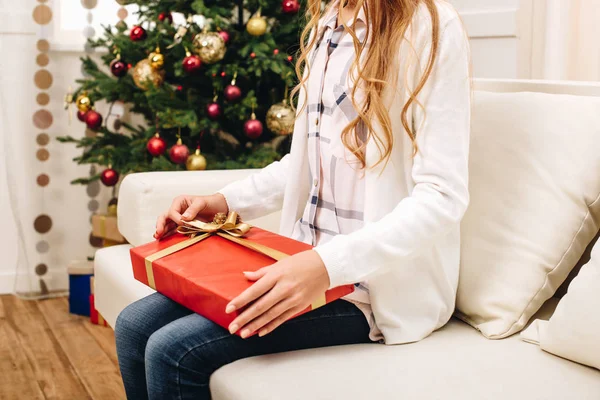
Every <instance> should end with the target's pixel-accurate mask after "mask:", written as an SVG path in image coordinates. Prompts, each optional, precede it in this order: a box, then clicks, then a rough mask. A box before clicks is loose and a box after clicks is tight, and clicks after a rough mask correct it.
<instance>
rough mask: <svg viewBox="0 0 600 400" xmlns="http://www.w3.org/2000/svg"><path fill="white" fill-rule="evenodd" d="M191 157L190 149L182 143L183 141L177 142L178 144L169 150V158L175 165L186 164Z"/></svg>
mask: <svg viewBox="0 0 600 400" xmlns="http://www.w3.org/2000/svg"><path fill="white" fill-rule="evenodd" d="M189 155H190V149H188V147H187V146H186V145H185V144H182V143H181V139H179V140H177V144H176V145H174V146H173V147H171V150H169V158H170V159H171V161H173V162H174V163H175V164H185V162H186V161H187V158H188V156H189Z"/></svg>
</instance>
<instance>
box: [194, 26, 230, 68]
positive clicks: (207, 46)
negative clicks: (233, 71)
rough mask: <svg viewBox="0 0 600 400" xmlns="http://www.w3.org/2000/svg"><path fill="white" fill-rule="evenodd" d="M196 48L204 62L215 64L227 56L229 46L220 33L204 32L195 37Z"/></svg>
mask: <svg viewBox="0 0 600 400" xmlns="http://www.w3.org/2000/svg"><path fill="white" fill-rule="evenodd" d="M194 50H195V51H196V53H197V54H198V56H199V57H200V60H202V62H204V63H206V64H214V63H216V62H218V61H221V60H222V59H223V57H225V52H226V51H227V46H225V41H224V40H223V38H222V37H221V35H219V34H218V33H216V32H202V33H199V34H197V35H196V37H194Z"/></svg>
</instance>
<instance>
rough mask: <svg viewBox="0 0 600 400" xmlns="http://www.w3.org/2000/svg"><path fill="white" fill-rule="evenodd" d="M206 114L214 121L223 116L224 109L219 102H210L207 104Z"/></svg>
mask: <svg viewBox="0 0 600 400" xmlns="http://www.w3.org/2000/svg"><path fill="white" fill-rule="evenodd" d="M206 114H208V118H210V119H212V120H213V121H214V120H216V119H219V118H220V117H221V115H222V114H223V110H222V109H221V106H220V105H219V103H210V104H209V105H207V106H206Z"/></svg>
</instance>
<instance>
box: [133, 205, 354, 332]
mask: <svg viewBox="0 0 600 400" xmlns="http://www.w3.org/2000/svg"><path fill="white" fill-rule="evenodd" d="M230 216H231V215H230ZM233 220H234V221H235V217H234V219H233ZM200 224H202V223H200ZM207 225H209V224H207ZM210 225H211V226H213V227H214V226H215V225H214V224H210ZM242 225H246V224H242ZM238 226H241V225H238ZM246 226H247V225H246ZM248 229H249V226H248ZM234 231H235V229H231V230H230V231H229V232H230V233H228V232H227V229H221V230H220V231H219V230H216V229H215V230H214V231H213V232H210V233H205V234H203V233H202V232H206V231H202V232H200V234H199V235H198V236H195V237H193V238H190V237H189V236H186V235H184V234H181V233H176V234H174V235H172V236H169V237H166V238H164V239H162V240H157V241H154V242H151V243H148V244H145V245H142V246H139V247H134V248H132V249H131V250H130V252H131V262H132V265H133V275H134V277H135V279H137V280H138V281H140V282H142V283H144V284H146V285H148V286H150V287H151V288H153V289H155V290H156V291H158V292H160V293H162V294H164V295H165V296H167V297H168V298H170V299H172V300H174V301H176V302H177V303H179V304H182V305H184V306H185V307H187V308H189V309H190V310H192V311H194V312H196V313H198V314H200V315H202V316H204V317H206V318H208V319H210V320H211V321H213V322H215V323H217V324H219V325H220V326H222V327H224V328H225V329H228V327H229V325H230V324H231V322H232V321H233V320H234V319H235V318H236V317H237V316H238V315H239V312H241V311H243V309H242V310H238V311H235V312H232V313H231V314H226V313H225V307H226V306H227V304H228V303H229V302H230V301H231V300H233V299H234V298H235V297H237V296H238V295H239V294H240V293H242V292H243V291H244V290H246V289H247V288H249V287H250V286H251V285H252V284H253V283H254V282H251V281H248V280H247V279H246V277H245V276H244V275H243V273H242V272H243V271H256V270H258V269H260V268H262V267H265V266H268V265H271V264H273V263H274V262H275V261H274V258H275V259H280V258H282V257H284V256H287V255H292V254H296V253H300V252H302V251H306V250H310V249H311V248H312V246H310V245H307V244H305V243H302V242H298V241H296V240H293V239H290V238H287V237H284V236H280V235H277V234H275V233H272V232H268V231H265V230H263V229H260V228H255V227H252V229H249V231H247V232H243V233H241V234H235V232H234ZM232 232H234V233H232ZM232 234H233V236H232ZM241 236H243V238H242V237H241ZM249 247H250V248H249ZM261 251H264V252H266V253H270V254H271V255H272V257H269V256H267V255H265V254H263V253H262V252H261ZM353 290H354V287H353V286H352V285H346V286H340V287H337V288H333V289H331V290H328V291H327V292H326V293H325V294H324V295H323V296H321V298H319V299H317V300H315V301H314V302H313V304H312V305H311V306H309V307H307V308H306V309H305V310H303V311H302V312H300V313H298V314H297V315H296V316H298V315H301V314H304V313H306V312H309V311H311V310H313V309H315V308H318V307H320V306H322V305H324V304H326V303H330V302H332V301H334V300H337V299H339V298H341V297H343V296H346V295H348V294H350V293H352V291H353ZM296 316H295V317H296ZM238 334H239V332H238Z"/></svg>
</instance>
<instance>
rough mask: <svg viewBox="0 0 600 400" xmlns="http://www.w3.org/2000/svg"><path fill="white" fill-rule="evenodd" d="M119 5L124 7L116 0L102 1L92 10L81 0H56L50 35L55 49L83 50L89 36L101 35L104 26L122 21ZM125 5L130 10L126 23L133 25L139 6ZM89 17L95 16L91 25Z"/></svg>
mask: <svg viewBox="0 0 600 400" xmlns="http://www.w3.org/2000/svg"><path fill="white" fill-rule="evenodd" d="M119 8H121V6H120V5H119V4H118V3H117V2H116V1H115V0H101V1H98V2H97V5H96V7H95V8H94V9H92V10H87V9H85V8H84V7H83V6H82V5H81V2H79V1H74V0H55V1H54V7H53V11H54V14H55V20H54V30H53V32H52V37H51V38H50V39H51V41H52V44H53V48H54V49H55V50H59V51H60V50H64V51H82V50H83V48H84V45H85V42H86V40H87V37H94V36H97V35H101V34H102V31H103V29H102V25H115V24H116V23H117V22H118V21H119V17H117V12H118V11H119ZM125 8H126V9H127V11H128V12H129V15H128V16H127V19H125V22H127V25H129V26H131V25H133V24H135V23H136V20H137V18H136V15H135V11H136V9H137V6H136V5H128V6H125ZM88 17H91V24H90V22H89V20H88ZM90 26H91V28H90Z"/></svg>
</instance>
